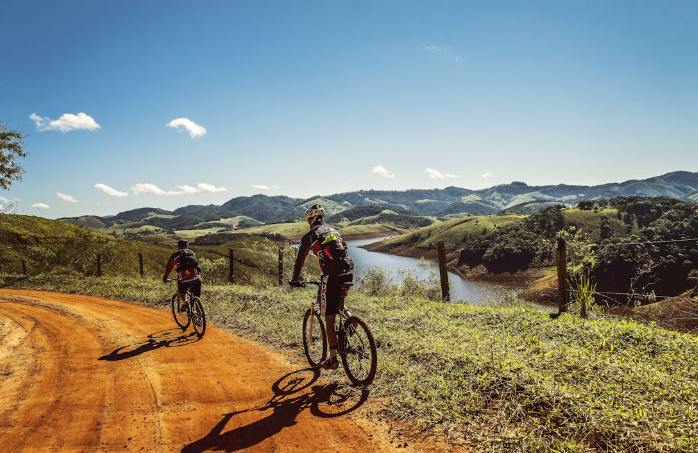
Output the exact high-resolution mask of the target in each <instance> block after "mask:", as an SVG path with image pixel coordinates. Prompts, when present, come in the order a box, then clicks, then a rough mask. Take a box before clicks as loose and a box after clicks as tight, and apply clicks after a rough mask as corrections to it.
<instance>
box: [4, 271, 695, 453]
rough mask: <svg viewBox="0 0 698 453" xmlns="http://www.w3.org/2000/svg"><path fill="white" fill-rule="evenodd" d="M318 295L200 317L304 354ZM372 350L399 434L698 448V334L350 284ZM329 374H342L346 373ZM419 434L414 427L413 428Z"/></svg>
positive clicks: (219, 292)
mask: <svg viewBox="0 0 698 453" xmlns="http://www.w3.org/2000/svg"><path fill="white" fill-rule="evenodd" d="M16 286H17V287H23V288H31V289H44V290H51V291H62V292H74V293H81V294H93V295H98V296H103V297H112V298H118V299H124V300H130V301H139V302H143V303H146V304H148V305H151V306H156V307H161V308H168V306H167V302H168V301H169V299H170V297H171V295H172V293H173V291H174V288H173V287H172V285H163V284H161V283H158V282H156V281H154V280H148V279H127V278H111V277H110V278H99V279H98V278H95V277H87V278H76V277H75V276H70V275H63V276H61V275H52V276H38V277H32V278H29V279H27V280H24V281H21V282H18V283H17V284H16ZM313 298H314V292H313V291H312V290H310V289H306V290H294V291H292V290H288V289H285V288H278V287H266V288H255V287H252V286H238V285H232V286H230V285H228V286H211V285H205V286H204V292H203V300H204V306H205V308H206V313H207V317H208V319H210V320H211V321H212V322H213V323H215V324H216V325H218V326H220V327H223V328H227V329H230V330H232V331H233V332H235V333H236V334H239V335H241V336H244V337H247V338H251V339H254V340H256V341H259V342H262V343H265V344H268V345H271V346H274V347H276V348H278V349H279V352H281V353H287V354H290V355H293V356H294V357H301V356H302V340H301V335H300V330H301V329H300V325H301V318H302V315H303V313H304V311H305V310H306V308H307V307H308V305H309V303H310V301H311V300H312V299H313ZM347 304H348V305H349V306H350V307H351V309H352V311H353V312H354V313H355V314H358V315H360V316H362V317H363V318H365V319H366V320H367V321H368V323H369V324H370V325H371V327H372V329H373V332H374V336H375V337H376V340H377V343H378V346H379V349H378V351H379V352H378V353H379V369H378V375H377V378H376V380H375V382H374V384H372V386H371V388H370V391H371V393H370V395H371V398H377V399H378V401H382V404H381V405H380V407H379V408H377V409H376V410H378V411H380V413H374V414H373V415H374V416H376V417H378V416H388V417H391V418H393V419H397V420H401V421H403V423H400V424H399V425H400V426H404V427H405V428H404V429H405V433H404V434H405V435H406V436H413V438H418V437H420V436H428V435H432V434H437V435H439V436H441V437H442V438H443V439H444V440H446V441H447V442H449V443H453V444H458V445H467V446H470V447H471V448H472V449H473V450H474V451H477V452H521V453H523V452H618V453H620V452H638V453H640V452H642V453H644V452H667V453H669V452H682V453H683V452H686V453H688V452H695V451H698V401H697V400H696V396H697V395H698V339H696V337H694V336H691V335H687V334H680V333H676V332H671V331H667V330H662V329H659V328H656V327H652V326H644V325H640V324H637V323H635V322H632V321H627V320H613V321H609V320H593V319H590V320H583V319H580V318H578V317H575V316H573V315H567V314H565V315H563V316H561V317H559V318H558V319H551V318H550V316H549V314H548V313H545V312H543V311H540V310H538V309H535V308H532V307H530V306H527V305H524V304H519V303H517V301H516V300H513V299H512V300H506V301H503V302H502V304H501V305H502V307H478V306H471V305H467V304H443V303H440V302H432V301H428V300H424V299H419V298H416V297H410V296H404V295H403V296H398V295H396V294H393V295H386V296H383V297H370V296H367V295H365V294H362V293H360V292H352V293H351V294H350V296H349V297H348V299H347ZM330 376H331V377H332V378H333V379H344V380H346V378H344V376H343V375H342V374H341V370H340V371H337V372H331V374H330ZM415 433H416V434H415Z"/></svg>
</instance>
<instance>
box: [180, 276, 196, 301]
mask: <svg viewBox="0 0 698 453" xmlns="http://www.w3.org/2000/svg"><path fill="white" fill-rule="evenodd" d="M190 288H191V294H192V296H196V297H201V280H199V279H198V278H197V279H196V280H192V281H190V282H177V292H178V293H181V294H184V293H186V292H187V289H190Z"/></svg>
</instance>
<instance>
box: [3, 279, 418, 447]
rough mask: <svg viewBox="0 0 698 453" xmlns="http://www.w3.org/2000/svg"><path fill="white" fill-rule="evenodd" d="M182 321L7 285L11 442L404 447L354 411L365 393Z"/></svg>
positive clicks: (137, 307)
mask: <svg viewBox="0 0 698 453" xmlns="http://www.w3.org/2000/svg"><path fill="white" fill-rule="evenodd" d="M172 326H174V320H172V317H171V314H170V313H169V312H167V311H164V310H158V309H154V308H149V307H145V306H143V305H141V304H137V303H126V302H120V301H114V300H108V299H102V298H97V297H89V296H77V295H66V294H59V293H49V292H38V291H23V290H9V289H3V290H0V328H2V330H1V331H0V378H2V380H1V381H0V451H12V452H39V451H51V452H54V451H105V452H106V451H148V452H150V451H166V452H170V451H174V452H184V453H198V452H203V451H238V450H246V451H260V452H270V451H275V452H286V451H319V452H324V451H327V452H349V451H351V452H357V453H361V452H372V451H385V450H393V448H390V446H389V445H388V442H387V439H381V434H380V433H378V432H377V431H376V432H373V431H374V430H372V429H371V427H370V426H371V425H370V423H367V422H362V423H360V424H356V423H355V422H354V421H352V420H350V419H349V418H350V417H355V416H356V412H353V411H354V409H356V408H358V407H360V406H361V405H362V404H363V403H364V402H365V401H366V399H367V397H368V393H367V392H366V391H363V392H362V391H360V390H358V389H354V388H351V387H343V386H338V385H336V384H324V385H323V382H324V381H323V380H322V379H318V374H317V373H314V372H312V371H310V370H303V369H299V367H298V366H295V367H294V366H292V365H289V364H288V363H286V362H285V361H284V360H283V358H282V357H280V356H278V355H276V354H273V353H271V352H270V351H268V350H266V348H263V347H261V346H259V345H257V344H255V343H253V342H250V341H247V340H243V339H240V338H237V337H235V336H233V335H231V334H230V333H227V332H224V331H221V330H219V329H216V328H213V327H211V328H210V330H207V333H206V336H205V337H204V338H203V339H202V340H201V341H197V340H198V339H197V338H196V337H195V336H193V335H188V333H189V332H190V331H191V329H190V330H189V331H187V332H185V333H182V332H181V330H180V329H175V328H172ZM349 414H351V415H349ZM410 450H411V448H410V449H404V448H403V449H400V450H399V451H410Z"/></svg>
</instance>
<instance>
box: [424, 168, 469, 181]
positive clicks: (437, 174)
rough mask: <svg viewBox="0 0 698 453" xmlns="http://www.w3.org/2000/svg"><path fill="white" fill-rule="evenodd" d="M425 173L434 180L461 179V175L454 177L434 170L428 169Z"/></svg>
mask: <svg viewBox="0 0 698 453" xmlns="http://www.w3.org/2000/svg"><path fill="white" fill-rule="evenodd" d="M424 171H425V172H427V175H429V177H430V178H432V179H445V178H460V176H459V175H452V174H450V173H443V172H440V171H439V170H434V169H433V168H427V169H425V170H424Z"/></svg>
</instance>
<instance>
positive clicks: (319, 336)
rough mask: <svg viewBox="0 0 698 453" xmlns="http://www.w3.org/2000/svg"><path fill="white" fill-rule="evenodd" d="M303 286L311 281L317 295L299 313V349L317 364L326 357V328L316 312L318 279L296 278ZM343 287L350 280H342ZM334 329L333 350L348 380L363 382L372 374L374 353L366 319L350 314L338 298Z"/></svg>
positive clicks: (368, 380)
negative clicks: (308, 306)
mask: <svg viewBox="0 0 698 453" xmlns="http://www.w3.org/2000/svg"><path fill="white" fill-rule="evenodd" d="M300 284H301V286H303V287H304V288H305V287H306V286H307V285H309V284H311V285H315V286H317V287H318V293H317V298H316V300H315V301H313V302H311V304H310V308H309V309H308V310H307V311H306V312H305V316H304V317H303V350H304V352H305V356H306V358H307V359H308V363H310V366H312V367H313V368H317V367H319V366H320V364H321V363H322V362H323V361H325V359H327V349H328V347H327V330H326V329H325V323H324V321H323V319H322V317H321V313H320V298H321V291H322V282H321V281H320V280H309V281H307V282H300ZM345 285H346V286H345V288H346V287H349V286H351V283H348V284H345ZM335 322H336V332H337V354H339V356H340V357H341V359H342V366H343V367H344V372H345V373H346V375H347V377H348V378H349V380H350V381H351V382H352V383H353V384H354V385H357V386H363V387H365V386H367V385H369V384H370V383H371V382H373V379H374V378H375V377H376V369H377V368H378V355H377V350H376V341H375V340H374V339H373V333H371V328H370V327H369V326H368V324H367V323H366V321H364V320H363V319H361V318H360V317H358V316H355V315H352V314H351V312H349V310H347V309H345V308H344V301H342V305H341V309H340V310H339V314H338V315H337V316H336V317H335Z"/></svg>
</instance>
